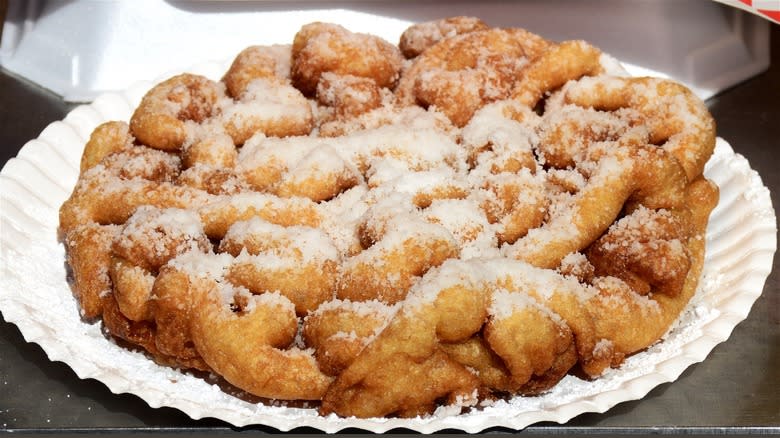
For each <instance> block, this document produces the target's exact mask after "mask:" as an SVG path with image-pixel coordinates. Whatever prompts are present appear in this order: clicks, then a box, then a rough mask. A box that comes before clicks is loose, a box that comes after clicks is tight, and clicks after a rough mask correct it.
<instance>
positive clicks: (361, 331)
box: [60, 17, 718, 417]
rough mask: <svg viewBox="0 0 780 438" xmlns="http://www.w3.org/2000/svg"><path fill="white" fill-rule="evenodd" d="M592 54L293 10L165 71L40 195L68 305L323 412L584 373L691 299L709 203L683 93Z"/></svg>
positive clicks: (206, 367)
mask: <svg viewBox="0 0 780 438" xmlns="http://www.w3.org/2000/svg"><path fill="white" fill-rule="evenodd" d="M404 57H406V58H408V59H406V60H404ZM605 62H606V61H605V58H604V55H603V54H602V53H601V52H600V51H599V49H598V48H596V47H593V46H592V45H590V44H588V43H586V42H584V41H564V42H560V43H557V42H552V41H548V40H546V39H544V38H542V37H540V36H538V35H534V34H532V33H530V32H528V31H526V30H523V29H511V28H506V29H505V28H492V27H489V26H488V25H487V24H485V23H484V22H482V21H481V20H479V19H477V18H474V17H452V18H448V19H443V20H437V21H433V22H427V23H420V24H417V25H414V26H412V27H410V28H409V30H407V31H406V32H404V34H403V35H402V37H401V39H400V43H399V45H398V46H396V45H394V44H392V43H389V42H387V41H384V40H382V39H381V38H378V37H376V36H372V35H367V34H356V33H353V32H351V31H349V30H348V29H346V28H345V27H342V26H339V25H335V24H328V23H312V24H309V25H306V26H304V27H303V28H302V29H301V30H300V31H299V32H298V34H297V35H296V37H295V39H294V41H292V42H291V44H290V45H276V46H251V47H249V48H247V49H246V50H244V51H242V52H240V53H239V54H238V55H237V56H236V58H235V60H234V62H233V63H232V64H231V66H230V68H229V70H228V71H227V72H225V74H224V76H223V77H222V78H221V79H220V80H218V81H216V80H212V79H209V78H206V77H202V76H198V75H193V74H182V75H178V76H175V77H173V78H170V79H168V80H166V81H163V82H161V83H159V84H158V85H156V86H154V87H153V88H152V89H151V90H150V91H149V92H148V93H147V94H146V96H144V98H143V100H142V101H141V103H140V105H139V106H138V108H137V109H136V111H135V113H134V114H133V116H132V118H131V119H130V120H129V121H111V122H107V123H105V124H103V125H100V126H98V127H97V128H96V129H95V130H94V132H93V133H92V135H91V137H90V139H89V141H88V142H87V144H86V145H85V150H84V155H83V158H82V160H81V165H80V172H81V173H80V176H79V179H78V182H77V184H76V186H75V188H74V190H73V193H72V194H71V196H70V198H69V199H68V200H67V201H66V202H65V203H64V204H63V205H62V207H61V209H60V232H61V235H62V239H63V242H64V244H65V247H66V250H67V262H68V264H69V266H70V268H71V270H72V272H73V280H74V292H75V295H76V298H77V300H78V302H79V304H80V307H81V311H82V316H83V317H84V319H85V320H87V321H93V320H97V319H101V320H102V321H103V323H104V326H105V328H106V330H107V332H108V333H109V334H110V335H111V336H113V337H116V338H119V339H122V340H123V341H124V342H127V343H130V344H133V345H135V346H137V347H139V348H141V349H143V350H145V351H146V352H147V353H148V355H149V356H150V358H151V359H153V360H155V361H157V362H159V363H161V364H165V365H170V366H174V367H180V368H184V369H196V370H202V371H207V372H210V373H213V374H215V375H218V376H221V377H222V378H223V379H224V380H226V381H227V382H229V383H231V384H232V385H234V386H236V387H238V388H240V389H242V390H244V391H246V392H248V393H250V394H253V395H255V396H258V397H262V398H268V399H281V400H311V401H313V402H314V403H318V406H319V411H320V413H321V414H323V415H328V414H331V413H335V414H337V415H340V416H357V417H374V416H377V417H382V416H401V417H409V416H417V415H429V414H431V413H433V412H434V411H435V410H436V409H437V408H438V407H440V406H443V405H446V406H448V409H447V410H448V411H452V410H453V409H455V410H457V409H460V410H461V411H464V412H465V411H467V410H469V409H478V408H479V405H480V403H482V402H485V401H490V400H492V399H496V398H499V397H507V396H510V397H521V396H526V395H534V394H540V393H543V392H544V391H547V390H548V389H549V388H551V387H553V386H554V385H556V384H557V382H558V381H559V380H560V379H562V378H563V377H564V376H565V375H567V374H568V373H570V372H572V370H573V369H575V368H576V369H578V370H581V371H582V372H584V373H585V374H587V375H588V376H590V377H591V378H594V379H595V378H598V376H600V375H601V374H602V373H603V372H604V371H605V370H606V369H608V368H609V367H616V366H620V364H621V362H622V361H623V359H624V358H625V357H626V356H628V355H631V354H632V353H635V352H637V351H640V350H642V349H644V348H646V347H648V346H649V345H651V344H653V343H655V342H658V340H659V339H660V338H661V337H662V336H663V335H664V333H665V332H666V331H667V330H668V329H669V327H670V326H671V325H672V323H673V322H674V321H675V319H676V318H677V317H678V315H679V314H680V312H681V311H682V310H683V308H684V307H685V306H686V305H687V303H688V301H689V300H690V298H691V297H692V295H693V294H694V291H695V290H696V286H697V283H698V281H699V276H700V273H701V270H702V264H703V260H704V250H705V248H704V242H705V239H704V235H705V233H706V229H707V222H708V217H709V214H710V212H711V210H712V209H713V208H714V207H715V205H716V204H717V202H718V190H717V187H716V186H715V185H714V184H712V183H711V182H709V181H708V180H706V179H705V178H704V177H703V176H702V172H703V168H704V164H705V163H706V162H707V160H708V159H709V157H710V155H711V154H712V151H713V147H714V139H715V128H714V123H713V121H712V117H711V116H710V115H709V113H708V112H707V110H706V107H705V106H704V105H703V103H702V102H701V101H700V100H699V99H698V98H696V96H695V95H694V94H693V93H692V92H691V91H690V90H688V89H686V88H685V87H683V86H682V85H679V84H677V83H674V82H672V81H669V80H664V79H655V78H631V77H625V76H615V75H614V74H613V73H607V71H611V72H614V69H612V68H605V67H604V64H605Z"/></svg>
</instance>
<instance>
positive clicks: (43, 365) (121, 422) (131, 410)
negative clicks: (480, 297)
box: [0, 26, 780, 434]
mask: <svg viewBox="0 0 780 438" xmlns="http://www.w3.org/2000/svg"><path fill="white" fill-rule="evenodd" d="M771 32H772V65H771V67H770V69H769V71H767V72H765V73H763V74H761V75H760V76H757V77H755V78H753V79H751V80H749V81H747V82H745V83H743V84H740V85H738V86H736V87H734V88H732V89H730V90H727V91H725V92H723V93H721V94H720V95H718V96H716V97H715V98H712V99H710V100H709V101H708V102H707V103H708V106H709V108H710V110H711V111H712V113H713V115H714V116H715V119H716V120H717V123H718V134H719V135H720V136H721V137H723V138H725V139H726V140H728V141H729V142H730V143H731V145H732V146H733V148H734V149H735V150H736V151H737V152H738V153H740V154H742V155H744V156H745V157H747V159H748V160H749V161H750V163H751V166H752V167H753V168H754V169H755V170H757V171H758V172H759V174H760V175H761V177H762V178H763V181H764V183H765V184H766V185H767V186H768V187H769V189H770V190H771V193H772V202H773V205H775V206H777V205H780V202H778V201H779V199H778V194H780V26H772V31H771ZM71 107H72V106H70V105H67V104H65V103H63V102H62V101H61V100H60V99H59V98H58V97H57V96H54V95H52V94H50V93H48V92H46V91H45V90H42V89H39V88H37V87H36V86H34V85H31V84H29V83H27V82H25V81H24V80H20V79H18V78H14V77H12V76H10V75H9V74H8V72H6V71H2V70H0V163H5V162H6V161H7V160H8V159H9V158H11V157H13V156H14V155H16V153H17V152H18V150H19V149H20V148H21V147H22V145H23V144H24V143H25V142H26V141H27V140H29V139H32V138H35V137H36V136H37V135H38V133H40V131H41V130H42V129H43V128H44V127H45V126H46V125H47V124H49V123H50V122H52V121H55V120H59V119H61V118H63V117H64V115H65V114H66V113H67V111H68V110H69V109H70V108H71ZM778 265H780V261H778V258H777V257H776V258H775V260H774V270H773V272H772V274H771V275H770V276H769V278H768V280H767V282H766V285H765V287H764V291H763V295H762V296H761V297H760V298H759V299H758V301H757V302H756V303H755V305H754V306H753V309H752V311H751V313H750V316H749V317H748V318H747V320H745V321H744V322H742V323H741V324H739V325H738V326H737V328H736V329H735V330H734V332H733V334H732V335H731V337H730V339H729V340H728V341H727V342H725V343H723V344H721V345H719V346H717V347H716V348H715V349H714V350H713V351H712V353H711V354H710V355H709V357H708V358H707V359H706V360H705V361H704V362H702V363H699V364H696V365H693V366H691V367H690V368H688V369H687V370H686V371H685V372H684V373H683V374H682V375H681V376H680V378H679V379H678V380H677V381H675V382H673V383H669V384H663V385H660V386H659V387H657V388H655V389H654V390H653V391H651V392H650V393H649V394H648V395H647V396H646V397H644V398H643V399H642V400H638V401H630V402H625V403H621V404H619V405H617V406H615V407H614V408H612V409H611V410H609V411H608V412H606V413H604V414H583V415H580V416H578V417H576V418H574V419H572V420H571V421H569V422H568V423H567V424H565V425H557V424H537V425H533V426H531V427H528V428H527V429H525V430H524V431H523V433H528V434H537V433H541V434H553V433H572V432H579V433H588V434H590V433H632V434H633V433H652V434H655V433H706V434H720V433H772V434H780V273H779V272H778ZM20 292H21V291H20ZM231 429H234V428H231V427H230V426H229V425H228V424H226V423H223V422H221V421H218V420H213V419H205V420H199V421H194V420H191V419H190V418H189V417H187V416H186V415H185V414H183V413H181V412H179V411H178V410H175V409H171V408H161V409H152V408H150V407H149V406H148V405H146V404H145V402H143V401H142V400H141V399H139V398H138V397H136V396H133V395H128V394H121V395H116V394H112V393H111V392H110V391H109V390H108V389H107V388H106V387H105V386H104V385H103V384H102V383H100V382H98V381H95V380H80V379H79V378H78V377H76V375H75V374H74V373H73V371H71V369H70V368H69V367H68V366H67V365H65V364H63V363H59V362H51V361H49V360H48V358H47V357H46V354H45V353H44V352H43V351H42V350H41V348H40V347H38V346H37V345H35V344H28V343H26V342H25V340H24V338H23V337H22V335H21V333H20V332H19V330H18V329H17V328H16V326H15V325H13V324H9V323H7V322H5V320H4V319H3V320H2V321H0V432H30V431H33V432H44V433H45V432H84V431H98V432H101V431H102V432H106V431H139V430H140V431H145V432H152V433H163V432H166V433H167V432H170V431H178V432H186V433H190V432H192V433H199V432H204V431H205V432H208V433H214V432H230V431H231ZM241 430H245V429H241ZM249 430H251V431H267V432H273V431H275V429H271V428H265V427H253V428H249ZM295 431H296V432H310V431H311V430H306V429H300V430H295ZM489 431H490V432H504V431H507V430H505V429H491V430H489Z"/></svg>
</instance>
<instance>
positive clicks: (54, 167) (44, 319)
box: [0, 63, 777, 433]
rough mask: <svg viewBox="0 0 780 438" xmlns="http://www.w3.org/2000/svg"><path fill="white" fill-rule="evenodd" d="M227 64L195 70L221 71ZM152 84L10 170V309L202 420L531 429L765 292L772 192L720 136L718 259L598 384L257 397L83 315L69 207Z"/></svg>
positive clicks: (723, 327)
mask: <svg viewBox="0 0 780 438" xmlns="http://www.w3.org/2000/svg"><path fill="white" fill-rule="evenodd" d="M227 65H228V64H227V63H208V64H203V65H201V66H199V67H196V68H194V69H190V71H192V72H194V73H199V74H203V75H206V76H209V77H211V78H219V77H220V76H221V74H222V72H224V71H225V69H226V67H227ZM150 85H151V83H149V82H145V83H139V84H137V85H135V86H133V87H131V88H130V89H128V90H127V91H125V92H123V93H118V94H106V95H103V96H101V97H99V98H97V99H96V100H95V101H94V102H93V103H92V104H90V105H84V106H80V107H78V108H76V109H75V110H73V111H72V112H71V113H70V114H68V116H67V117H66V118H65V119H64V120H63V121H58V122H54V123H52V124H51V125H49V126H48V127H47V128H46V129H44V131H43V132H42V133H41V135H40V136H39V137H38V138H37V139H35V140H32V141H30V142H28V143H27V144H26V145H25V146H24V147H23V148H22V150H21V151H20V152H19V155H18V157H17V158H14V159H11V160H10V161H8V163H6V165H5V166H4V167H3V169H2V172H1V173H0V201H2V202H1V204H0V205H1V206H2V209H1V210H0V230H1V234H0V245H2V267H0V311H2V313H3V316H4V318H5V319H6V321H9V322H12V323H14V324H16V325H17V326H18V327H19V329H20V330H21V332H22V334H23V335H24V338H25V339H26V340H27V341H28V342H35V343H37V344H39V345H40V346H41V347H42V348H43V350H44V351H45V352H46V354H47V355H48V356H49V359H51V360H53V361H62V362H64V363H66V364H68V365H69V366H70V367H71V368H72V369H73V370H74V371H75V372H76V374H77V375H78V376H79V377H81V378H94V379H97V380H99V381H101V382H103V383H104V384H105V385H106V386H107V387H108V388H109V389H110V390H111V391H112V392H114V393H117V394H118V393H132V394H135V395H137V396H139V397H141V398H142V399H143V400H145V401H146V402H147V403H148V404H149V405H150V406H152V407H160V406H169V407H174V408H177V409H180V410H181V411H183V412H185V413H186V414H187V415H189V416H190V417H192V418H196V419H197V418H202V417H206V416H208V417H216V418H219V419H222V420H224V421H227V422H229V423H231V424H233V425H236V426H244V425H251V424H263V425H267V426H272V427H275V428H277V429H280V430H289V429H292V428H295V427H302V426H310V427H314V428H317V429H320V430H323V431H326V432H337V431H339V430H341V429H344V428H347V427H357V428H362V429H365V430H370V431H374V432H383V431H387V430H390V429H393V428H397V427H403V428H407V429H412V430H416V431H419V432H426V433H427V432H434V431H437V430H441V429H460V430H464V431H466V432H478V431H481V430H484V429H486V428H489V427H494V426H503V427H508V428H512V429H522V428H524V427H526V426H528V425H530V424H533V423H536V422H540V421H554V422H558V423H564V422H566V421H568V420H569V419H570V418H572V417H574V416H576V415H579V414H582V413H585V412H604V411H606V410H607V409H609V408H611V407H612V406H614V405H616V404H618V403H620V402H623V401H628V400H635V399H640V398H642V397H644V395H645V394H647V393H648V392H649V391H650V390H651V389H653V388H654V387H656V386H657V385H659V384H661V383H664V382H669V381H673V380H675V379H677V377H678V376H679V375H680V374H681V373H682V372H683V370H685V368H687V367H688V366H689V365H691V364H693V363H696V362H700V361H702V360H704V358H705V357H706V356H707V354H708V353H709V352H710V351H711V350H712V348H713V347H714V346H715V345H717V344H718V343H720V342H723V341H724V340H726V339H727V338H728V337H729V335H730V334H731V331H732V330H733V329H734V327H735V326H736V325H737V324H738V323H739V322H740V321H742V320H744V319H745V318H746V317H747V315H748V312H749V311H750V308H751V306H752V304H753V303H754V302H755V300H756V299H757V298H758V297H759V296H760V295H761V292H762V290H763V287H764V282H765V281H766V277H767V276H768V275H769V272H770V270H771V269H772V259H773V257H774V253H775V250H776V246H777V229H776V222H775V213H774V210H773V208H772V204H771V200H770V196H769V190H768V189H767V188H766V187H765V186H764V185H763V183H762V182H761V179H760V177H759V176H758V174H757V173H756V172H755V171H753V170H752V169H751V168H750V165H749V164H748V162H747V161H746V160H745V158H744V157H742V156H740V155H738V154H735V153H734V151H733V150H732V149H731V147H730V146H729V144H728V143H726V142H725V141H723V140H722V139H718V143H717V147H716V150H715V154H714V156H713V157H712V159H711V160H710V162H709V164H708V165H707V168H706V171H705V174H706V175H707V177H708V178H710V179H712V180H713V181H714V182H715V183H717V184H718V186H720V189H721V192H720V193H721V201H720V204H719V205H718V207H717V208H716V209H715V211H713V214H712V219H711V223H710V226H709V230H708V232H707V245H708V246H707V256H706V265H705V269H704V274H703V278H702V281H701V284H700V287H699V291H698V292H697V294H696V296H695V297H694V298H693V300H692V301H691V303H690V305H689V306H688V308H687V310H686V311H685V312H684V313H683V315H682V316H681V317H680V320H679V322H678V323H677V325H676V326H675V328H674V329H673V330H671V331H670V332H669V334H668V335H667V336H666V338H665V339H664V341H663V342H661V343H659V344H657V345H655V346H653V347H651V348H649V349H648V350H647V351H644V352H641V353H639V354H636V355H634V356H632V357H630V358H629V359H628V360H626V362H625V363H624V364H623V365H622V366H621V367H620V369H616V370H610V371H608V372H607V373H606V374H605V375H604V376H603V377H602V378H600V379H598V380H596V381H592V382H586V381H583V380H579V379H577V378H575V377H573V376H568V377H566V378H565V379H564V380H563V381H561V382H560V383H559V384H558V385H557V386H556V387H555V388H554V389H553V390H552V391H551V392H550V393H548V394H545V395H543V396H539V397H528V398H524V397H516V398H514V399H512V400H509V401H506V402H503V401H502V402H499V403H497V404H496V405H494V406H490V407H486V408H484V409H482V410H479V411H475V412H472V413H468V414H463V415H448V413H447V412H446V409H445V410H442V411H441V412H437V414H436V415H434V416H431V417H428V418H415V419H354V418H351V419H342V418H337V417H335V416H329V417H321V416H319V415H318V414H317V412H316V410H314V409H301V408H291V407H280V406H265V405H257V404H252V403H248V402H245V401H242V400H239V399H237V398H235V397H232V396H230V395H227V394H226V393H224V392H222V391H221V390H220V389H219V388H218V387H217V386H216V385H212V384H209V383H207V382H206V381H204V380H202V379H199V378H197V377H194V376H191V375H188V374H182V373H180V372H178V371H176V370H173V369H170V368H165V367H161V366H158V365H156V364H154V363H153V362H152V361H151V360H149V359H147V358H146V357H145V356H144V355H142V354H140V353H135V352H130V351H128V350H125V349H123V348H121V347H119V346H117V345H116V344H114V343H113V342H111V341H109V340H108V339H106V338H105V337H104V336H103V334H102V333H101V331H100V327H99V325H98V324H85V323H84V322H82V320H81V319H80V318H79V312H78V310H77V307H78V306H77V303H76V302H75V300H74V298H73V295H72V293H71V290H70V288H69V286H68V283H67V280H66V271H65V258H64V248H63V246H62V244H60V242H58V240H57V225H58V210H59V207H60V205H61V204H62V202H63V201H65V199H66V198H67V197H68V196H69V194H70V192H71V190H72V188H73V186H74V184H75V182H76V179H77V177H78V168H79V160H80V157H81V152H82V149H83V146H84V143H85V142H86V140H87V138H88V137H89V134H90V133H91V131H92V130H93V129H94V128H95V126H97V125H98V124H99V123H102V122H104V121H107V120H127V119H129V117H130V115H131V112H132V109H133V108H134V107H135V106H136V105H137V104H138V102H139V101H140V99H141V97H142V96H143V94H144V93H145V92H146V90H147V89H148V88H149V87H150Z"/></svg>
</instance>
